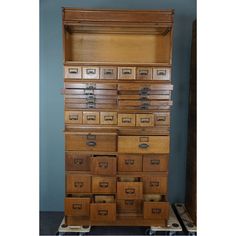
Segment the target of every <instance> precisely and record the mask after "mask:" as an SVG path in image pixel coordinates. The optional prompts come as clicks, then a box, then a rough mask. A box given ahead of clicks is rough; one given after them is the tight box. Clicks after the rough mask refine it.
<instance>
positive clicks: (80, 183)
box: [74, 181, 84, 188]
mask: <svg viewBox="0 0 236 236" xmlns="http://www.w3.org/2000/svg"><path fill="white" fill-rule="evenodd" d="M83 186H84V182H80V181H76V182H74V187H75V188H82V187H83Z"/></svg>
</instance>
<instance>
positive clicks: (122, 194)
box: [117, 182, 143, 200]
mask: <svg viewBox="0 0 236 236" xmlns="http://www.w3.org/2000/svg"><path fill="white" fill-rule="evenodd" d="M142 198H143V183H142V182H117V199H127V200H129V199H133V200H135V199H142Z"/></svg>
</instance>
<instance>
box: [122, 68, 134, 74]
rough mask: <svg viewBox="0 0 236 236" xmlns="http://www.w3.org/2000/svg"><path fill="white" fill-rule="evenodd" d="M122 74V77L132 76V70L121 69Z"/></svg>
mask: <svg viewBox="0 0 236 236" xmlns="http://www.w3.org/2000/svg"><path fill="white" fill-rule="evenodd" d="M122 74H123V75H131V74H132V70H131V69H122Z"/></svg>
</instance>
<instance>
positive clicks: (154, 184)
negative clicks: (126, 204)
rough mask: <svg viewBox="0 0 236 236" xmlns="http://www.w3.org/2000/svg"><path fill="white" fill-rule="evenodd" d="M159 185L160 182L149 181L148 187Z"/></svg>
mask: <svg viewBox="0 0 236 236" xmlns="http://www.w3.org/2000/svg"><path fill="white" fill-rule="evenodd" d="M159 186H160V182H158V181H150V187H159Z"/></svg>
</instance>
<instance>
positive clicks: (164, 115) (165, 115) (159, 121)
mask: <svg viewBox="0 0 236 236" xmlns="http://www.w3.org/2000/svg"><path fill="white" fill-rule="evenodd" d="M154 123H155V126H158V125H170V113H169V112H157V113H155V114H154Z"/></svg>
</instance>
